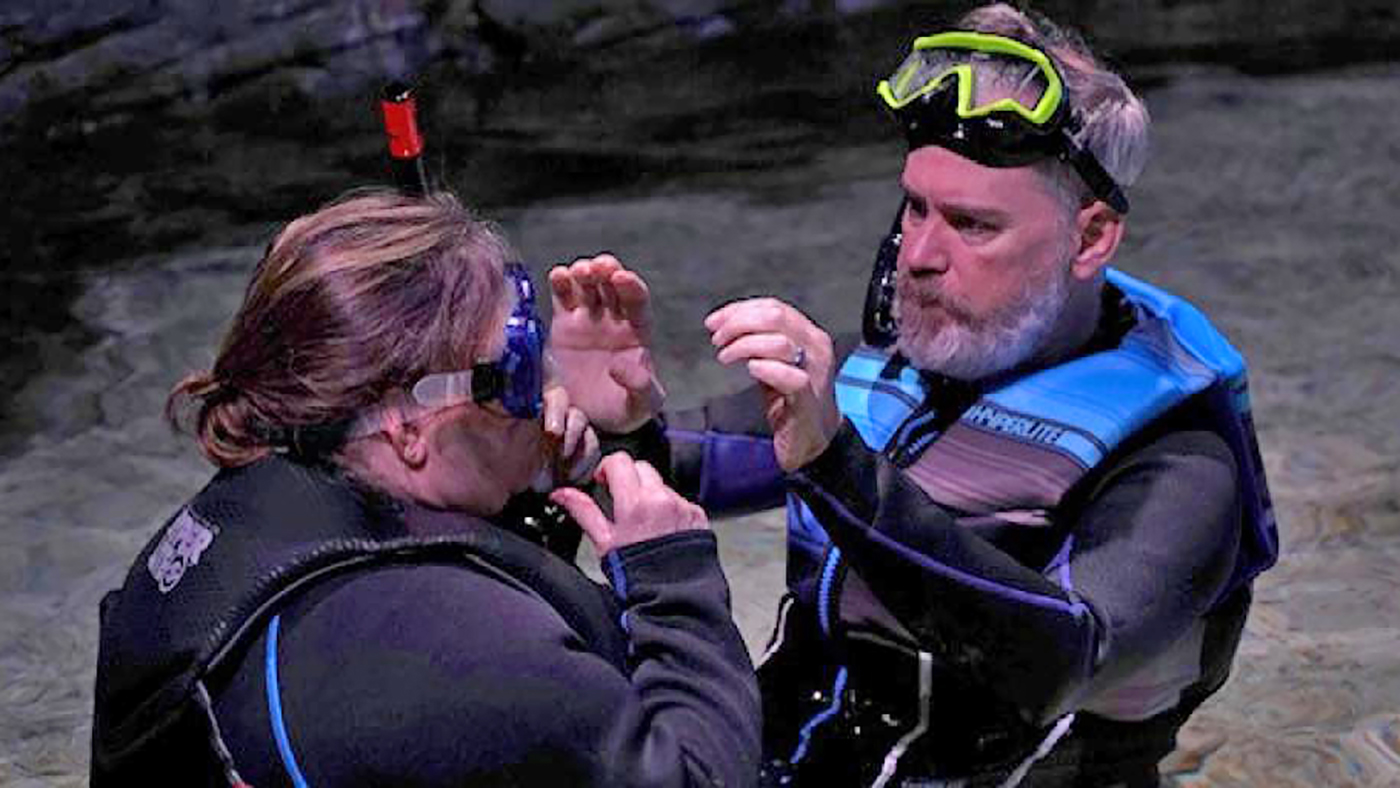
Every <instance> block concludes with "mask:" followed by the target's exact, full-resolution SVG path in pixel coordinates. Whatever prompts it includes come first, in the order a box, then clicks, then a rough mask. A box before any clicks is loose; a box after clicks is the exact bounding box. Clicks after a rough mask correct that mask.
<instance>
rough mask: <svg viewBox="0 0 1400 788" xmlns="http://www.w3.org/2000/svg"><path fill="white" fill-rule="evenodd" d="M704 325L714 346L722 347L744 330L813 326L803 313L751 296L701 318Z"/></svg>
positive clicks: (763, 331)
mask: <svg viewBox="0 0 1400 788" xmlns="http://www.w3.org/2000/svg"><path fill="white" fill-rule="evenodd" d="M705 327H706V328H707V329H709V330H710V342H711V343H712V344H713V345H714V346H715V347H724V346H725V345H727V344H729V343H730V342H733V341H734V340H735V339H737V338H739V337H740V336H743V335H744V334H766V333H776V334H793V333H806V332H808V331H810V330H811V329H813V328H815V326H814V325H813V324H812V322H811V321H810V320H808V319H807V317H806V315H803V314H802V313H801V312H799V311H797V309H795V308H793V307H792V306H790V305H788V304H785V303H783V302H782V301H779V300H777V299H775V298H753V299H749V300H747V301H739V302H736V303H733V304H730V305H728V306H725V307H721V308H720V309H718V310H716V311H714V312H712V313H710V316H709V317H707V318H705Z"/></svg>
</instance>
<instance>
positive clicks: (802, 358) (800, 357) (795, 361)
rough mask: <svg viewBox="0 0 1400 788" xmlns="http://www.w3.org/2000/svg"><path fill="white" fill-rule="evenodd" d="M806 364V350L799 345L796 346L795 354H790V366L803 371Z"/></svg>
mask: <svg viewBox="0 0 1400 788" xmlns="http://www.w3.org/2000/svg"><path fill="white" fill-rule="evenodd" d="M806 364H807V348H805V347H802V346H801V345H798V346H797V350H796V352H794V353H793V354H792V365H793V366H794V367H797V368H798V369H803V368H805V366H806Z"/></svg>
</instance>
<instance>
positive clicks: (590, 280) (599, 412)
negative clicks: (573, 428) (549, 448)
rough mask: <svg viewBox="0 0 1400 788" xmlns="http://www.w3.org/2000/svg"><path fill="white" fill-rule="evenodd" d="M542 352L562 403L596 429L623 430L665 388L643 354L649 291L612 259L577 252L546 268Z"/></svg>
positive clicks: (635, 423) (643, 416) (647, 345)
mask: <svg viewBox="0 0 1400 788" xmlns="http://www.w3.org/2000/svg"><path fill="white" fill-rule="evenodd" d="M549 288H550V292H551V295H552V297H553V304H554V317H553V319H552V320H551V322H550V327H549V350H550V353H551V354H552V355H553V356H554V360H555V362H556V364H557V373H558V376H559V380H560V382H561V383H562V384H563V385H564V388H566V389H568V391H569V401H570V402H571V403H573V404H574V405H575V406H576V407H578V408H579V410H582V411H583V412H584V413H585V414H586V415H587V416H588V420H589V422H591V423H592V424H593V426H594V427H596V428H597V429H599V430H602V431H604V432H613V433H626V432H631V431H633V430H635V429H637V428H638V427H640V426H642V425H643V424H645V423H646V422H647V420H648V419H650V418H652V417H653V416H655V415H656V414H657V412H658V411H659V410H660V409H661V404H662V402H663V401H664V400H665V397H666V393H665V391H664V390H663V389H662V387H661V382H660V381H659V380H658V379H657V376H656V367H655V365H654V364H653V363H652V358H651V320H652V316H651V293H650V291H649V290H648V289H647V286H646V282H644V281H642V278H641V277H640V276H638V275H637V274H636V272H634V271H631V270H628V269H627V268H625V267H624V266H623V265H622V263H620V262H618V260H617V258H616V257H613V256H612V255H610V254H600V255H598V256H597V257H587V258H579V259H578V260H575V261H574V262H573V263H571V264H569V265H560V266H555V267H554V269H553V270H551V271H550V272H549Z"/></svg>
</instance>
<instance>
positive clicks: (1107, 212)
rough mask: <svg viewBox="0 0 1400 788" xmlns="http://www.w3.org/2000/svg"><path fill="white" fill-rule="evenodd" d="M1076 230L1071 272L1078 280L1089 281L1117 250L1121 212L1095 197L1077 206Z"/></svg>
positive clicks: (1121, 220) (1122, 225) (1121, 219)
mask: <svg viewBox="0 0 1400 788" xmlns="http://www.w3.org/2000/svg"><path fill="white" fill-rule="evenodd" d="M1075 230H1076V231H1077V234H1078V236H1079V251H1078V253H1077V254H1075V256H1074V263H1073V264H1072V265H1071V266H1070V272H1071V273H1072V274H1074V277H1075V278H1076V279H1079V280H1080V281H1089V280H1090V279H1093V278H1094V277H1095V276H1097V275H1098V273H1099V271H1100V270H1101V269H1102V268H1103V267H1104V266H1105V265H1107V264H1108V261H1110V260H1112V259H1113V255H1114V254H1115V253H1116V252H1117V251H1118V244H1119V242H1120V241H1122V240H1123V230H1124V223H1123V215H1122V214H1120V213H1118V212H1117V211H1115V210H1113V209H1112V208H1110V207H1108V205H1107V204H1105V203H1104V202H1103V201H1102V200H1095V201H1094V202H1092V203H1090V204H1089V205H1087V206H1085V207H1083V208H1081V209H1079V213H1078V214H1077V215H1076V216H1075Z"/></svg>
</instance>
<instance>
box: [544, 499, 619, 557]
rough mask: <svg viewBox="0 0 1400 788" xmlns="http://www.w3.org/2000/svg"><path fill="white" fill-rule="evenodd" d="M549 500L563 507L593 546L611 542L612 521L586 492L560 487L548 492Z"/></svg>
mask: <svg viewBox="0 0 1400 788" xmlns="http://www.w3.org/2000/svg"><path fill="white" fill-rule="evenodd" d="M549 500H551V501H553V502H555V503H557V504H559V505H560V506H562V507H564V510H565V511H567V512H568V513H569V516H570V517H573V518H574V521H575V522H577V523H578V526H579V527H580V528H582V529H583V532H584V533H586V534H588V538H589V539H591V540H592V541H593V544H594V545H595V546H597V547H599V548H602V547H605V546H607V545H611V544H612V539H613V535H612V523H611V522H609V521H608V518H607V517H606V516H604V514H603V510H602V509H599V508H598V504H597V503H595V502H594V501H593V499H592V498H589V497H588V494H587V493H585V492H583V491H582V490H578V489H575V488H573V487H560V488H559V489H557V490H554V491H553V492H551V493H550V494H549ZM600 555H601V553H600Z"/></svg>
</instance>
